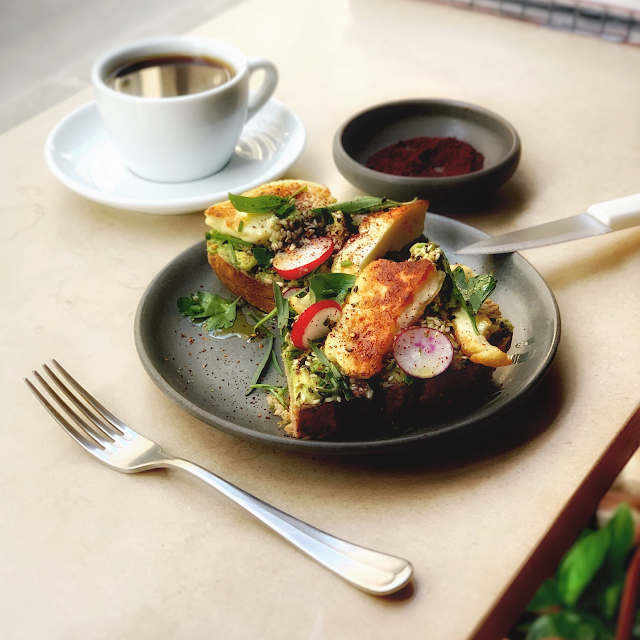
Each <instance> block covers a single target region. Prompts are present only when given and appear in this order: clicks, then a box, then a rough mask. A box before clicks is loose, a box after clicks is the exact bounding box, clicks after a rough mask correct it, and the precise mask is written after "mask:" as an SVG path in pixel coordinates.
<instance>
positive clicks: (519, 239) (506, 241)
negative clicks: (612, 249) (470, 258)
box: [456, 193, 640, 255]
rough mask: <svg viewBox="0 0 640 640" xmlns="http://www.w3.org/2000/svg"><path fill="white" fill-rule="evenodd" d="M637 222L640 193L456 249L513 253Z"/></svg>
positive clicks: (469, 253) (599, 233)
mask: <svg viewBox="0 0 640 640" xmlns="http://www.w3.org/2000/svg"><path fill="white" fill-rule="evenodd" d="M637 225H640V193H639V194H636V195H633V196H627V197H626V198H618V199H617V200H610V201H608V202H601V203H600V204H594V205H591V206H590V207H589V208H588V209H587V213H581V214H580V215H577V216H571V217H570V218H563V219H561V220H554V221H553V222H547V223H545V224H540V225H537V226H535V227H529V228H528V229H520V230H519V231H511V232H510V233H504V234H502V235H499V236H493V237H492V238H487V239H486V240H480V241H479V242H474V243H473V244H470V245H468V246H466V247H463V248H461V249H456V253H458V254H464V255H486V254H495V253H512V252H514V251H523V250H525V249H534V248H535V247H544V246H547V245H550V244H558V243H560V242H569V241H571V240H579V239H580V238H588V237H590V236H599V235H602V234H605V233H610V232H611V231H619V230H620V229H627V228H629V227H634V226H637Z"/></svg>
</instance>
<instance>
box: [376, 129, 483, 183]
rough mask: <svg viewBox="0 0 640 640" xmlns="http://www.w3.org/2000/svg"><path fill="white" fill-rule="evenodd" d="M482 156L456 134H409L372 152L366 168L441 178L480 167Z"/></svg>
mask: <svg viewBox="0 0 640 640" xmlns="http://www.w3.org/2000/svg"><path fill="white" fill-rule="evenodd" d="M483 165H484V156H483V155H482V154H481V153H480V152H478V151H476V150H475V149H474V148H473V147H472V146H471V145H470V144H467V143H466V142H462V141H461V140H458V139H456V138H424V137H420V138H411V139H410V140H401V141H400V142H397V143H396V144H392V145H390V146H388V147H385V148H384V149H380V151H377V152H376V153H374V154H373V155H372V156H371V157H370V158H369V159H368V160H367V163H366V166H367V167H369V169H373V170H374V171H380V172H382V173H388V174H391V175H394V176H410V177H414V178H444V177H446V176H459V175H463V174H465V173H471V172H473V171H480V169H482V167H483Z"/></svg>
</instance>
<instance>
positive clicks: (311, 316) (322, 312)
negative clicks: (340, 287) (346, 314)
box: [291, 300, 342, 349]
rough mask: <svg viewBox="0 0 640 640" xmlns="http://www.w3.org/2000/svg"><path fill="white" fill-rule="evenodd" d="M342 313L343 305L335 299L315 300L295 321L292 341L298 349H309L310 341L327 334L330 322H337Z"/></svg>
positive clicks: (292, 328)
mask: <svg viewBox="0 0 640 640" xmlns="http://www.w3.org/2000/svg"><path fill="white" fill-rule="evenodd" d="M341 315H342V307H341V306H340V305H339V304H338V303H337V302H336V301H335V300H320V302H314V303H313V304H312V305H311V306H310V307H309V308H308V309H307V310H305V311H303V312H302V313H301V314H300V315H299V316H298V318H297V319H296V321H295V322H294V323H293V326H292V327H291V341H292V342H293V344H294V346H295V347H296V348H297V349H309V347H310V346H311V345H310V344H309V341H310V340H318V339H319V338H323V337H324V336H326V335H327V333H329V327H328V326H327V325H328V324H329V322H337V321H338V319H339V318H340V316H341Z"/></svg>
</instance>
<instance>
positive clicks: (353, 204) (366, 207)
mask: <svg viewBox="0 0 640 640" xmlns="http://www.w3.org/2000/svg"><path fill="white" fill-rule="evenodd" d="M402 204H407V203H406V202H396V201H395V200H389V199H388V198H374V197H373V196H358V197H357V198H354V199H353V200H349V201H347V202H336V203H335V204H330V205H327V206H326V207H317V208H316V209H312V210H311V212H312V213H315V214H320V215H324V213H325V212H327V213H330V212H332V211H342V213H347V214H349V215H352V216H356V215H364V214H365V213H373V212H374V211H379V210H380V209H390V208H391V207H398V206H400V205H402Z"/></svg>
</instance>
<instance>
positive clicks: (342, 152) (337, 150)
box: [333, 98, 522, 187]
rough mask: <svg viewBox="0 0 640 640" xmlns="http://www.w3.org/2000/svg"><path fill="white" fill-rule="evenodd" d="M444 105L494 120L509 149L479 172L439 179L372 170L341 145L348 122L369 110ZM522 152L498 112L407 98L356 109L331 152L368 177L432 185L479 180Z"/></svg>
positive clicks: (445, 101) (448, 101)
mask: <svg viewBox="0 0 640 640" xmlns="http://www.w3.org/2000/svg"><path fill="white" fill-rule="evenodd" d="M424 104H427V105H444V106H449V107H455V108H459V109H466V110H470V111H474V112H476V113H481V114H482V115H484V116H486V117H488V118H489V119H492V120H495V121H496V122H498V123H499V124H500V125H501V126H502V127H503V128H504V129H505V130H506V131H508V132H509V133H510V135H511V147H510V148H509V151H508V152H507V153H506V154H505V156H504V157H503V158H502V160H500V161H499V162H497V163H496V164H494V165H492V166H491V167H487V168H484V169H480V170H479V171H472V172H471V173H463V174H460V175H457V176H443V177H441V178H435V177H421V176H398V175H394V174H391V173H384V172H382V171H376V170H375V169H370V168H369V167H367V166H366V165H364V164H362V163H361V162H359V161H358V160H356V159H355V158H354V157H353V156H352V155H351V154H349V153H348V152H347V150H346V149H345V148H344V145H343V144H342V137H343V135H344V132H345V130H346V129H347V127H348V126H349V125H351V124H353V123H354V122H355V121H356V120H358V119H359V118H362V116H364V115H367V114H369V113H372V112H373V111H378V110H380V109H386V108H392V107H399V106H403V105H424ZM521 151H522V143H521V142H520V136H519V135H518V132H517V131H516V129H515V127H514V126H513V125H512V124H511V123H510V122H508V121H507V120H505V119H504V118H503V117H502V116H501V115H498V114H497V113H495V112H494V111H491V110H489V109H486V108H485V107H480V106H478V105H475V104H471V103H470V102H463V101H461V100H452V99H449V98H409V99H404V100H392V101H390V102H382V103H380V104H377V105H374V106H372V107H367V108H366V109H363V110H362V111H359V112H358V113H356V114H355V115H353V116H351V117H350V118H349V119H348V120H345V121H344V122H343V123H342V124H341V125H340V127H339V128H338V131H337V132H336V134H335V136H334V138H333V154H334V159H335V160H337V156H338V155H339V156H340V159H341V160H342V161H343V162H346V163H347V164H348V165H350V166H351V169H352V170H353V171H357V172H359V173H361V174H362V175H364V176H367V177H368V178H369V179H371V180H383V181H386V182H388V183H390V184H394V185H406V186H411V185H414V186H415V185H418V184H421V185H429V184H430V185H432V186H434V187H435V186H436V185H438V186H442V187H444V186H446V185H453V184H461V183H462V184H464V183H468V182H474V181H476V180H479V179H481V178H483V177H485V176H489V175H491V174H493V173H497V172H499V171H502V170H503V169H504V168H505V167H506V166H508V165H510V164H511V163H512V162H513V160H514V158H516V159H517V158H518V157H519V156H520V154H521Z"/></svg>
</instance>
